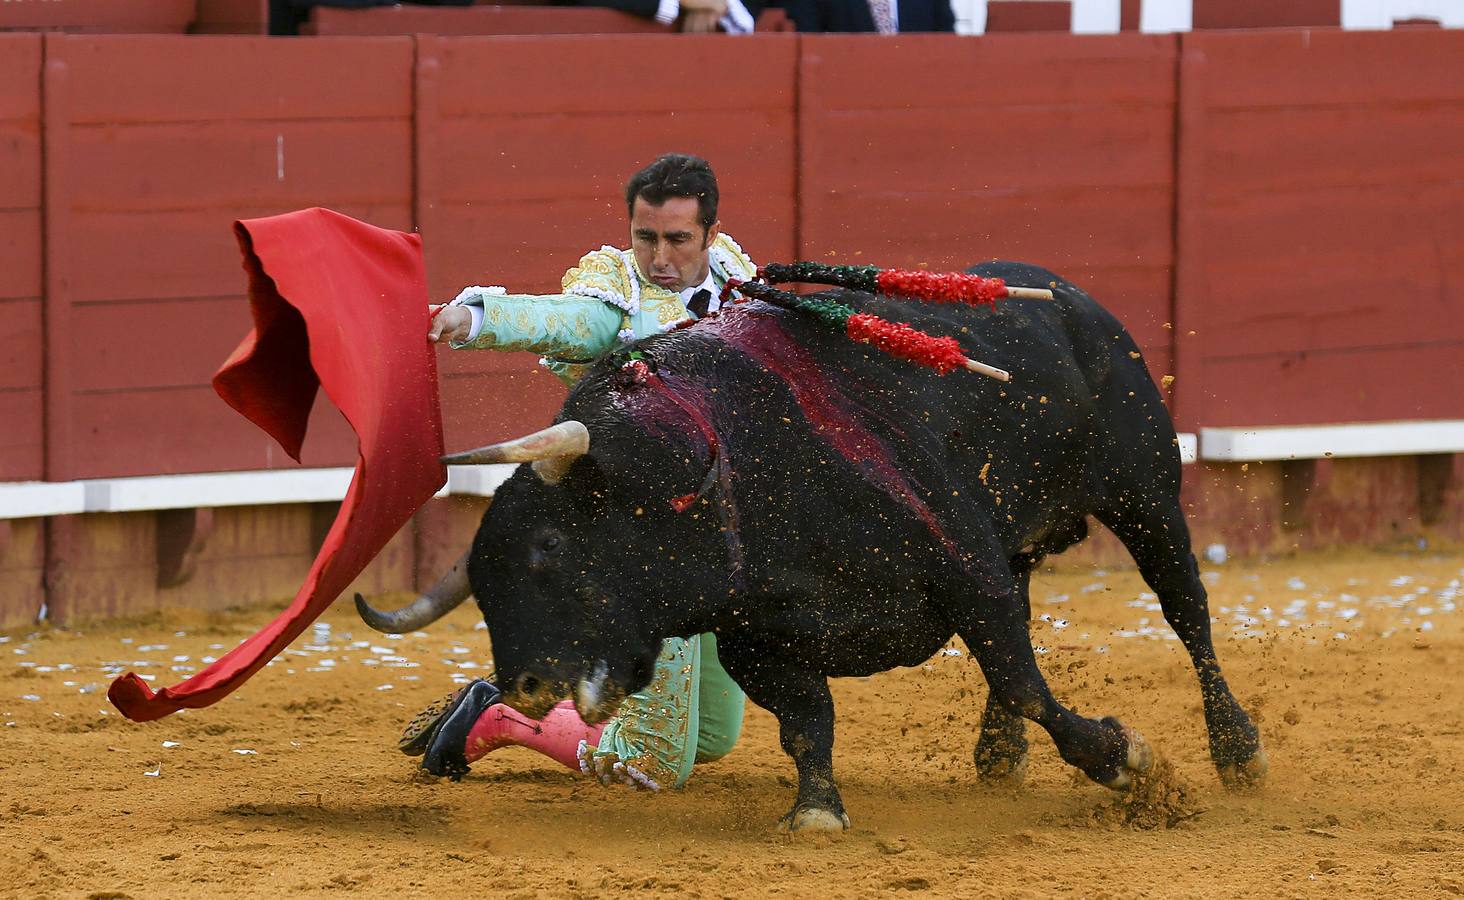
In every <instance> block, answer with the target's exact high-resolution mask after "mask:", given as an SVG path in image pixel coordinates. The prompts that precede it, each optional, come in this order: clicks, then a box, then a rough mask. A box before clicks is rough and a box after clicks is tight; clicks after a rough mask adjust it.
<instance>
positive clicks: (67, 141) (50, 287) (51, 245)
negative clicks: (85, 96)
mask: <svg viewBox="0 0 1464 900" xmlns="http://www.w3.org/2000/svg"><path fill="white" fill-rule="evenodd" d="M65 47H66V39H65V38H64V37H62V36H60V35H55V34H50V35H46V40H45V45H44V49H45V60H46V62H45V68H44V70H43V75H42V79H41V91H42V98H43V101H42V108H41V135H42V139H43V140H44V142H45V144H44V146H45V159H44V168H45V178H44V187H43V190H44V193H43V206H42V210H43V213H44V216H43V219H42V225H41V227H42V232H43V234H44V243H43V245H42V253H43V257H42V258H43V260H44V266H45V270H44V271H45V278H44V289H45V301H44V305H43V310H44V313H43V315H44V319H43V321H44V323H45V333H44V335H43V340H44V342H45V358H44V370H43V372H42V376H43V378H44V381H43V388H42V392H43V396H44V399H45V418H44V419H43V420H42V421H43V423H44V443H43V445H42V446H43V455H44V460H45V465H44V471H43V476H44V477H45V478H46V480H48V481H70V480H71V479H72V478H74V477H75V474H74V472H75V470H74V469H73V462H74V460H75V458H76V455H77V452H78V449H79V448H77V447H76V446H75V444H74V440H73V439H74V436H75V434H76V432H75V430H74V427H73V426H74V424H75V423H74V422H73V420H72V388H71V376H72V373H73V372H74V371H75V368H76V367H75V366H74V365H73V362H74V359H75V357H74V354H73V350H74V347H73V344H72V341H71V281H70V278H69V276H70V275H71V273H72V271H73V270H72V269H71V255H70V254H71V248H72V244H71V224H72V223H71V202H72V200H71V197H72V195H71V173H72V169H71V166H70V160H71V156H70V154H69V153H68V152H67V151H68V150H69V149H70V147H71V118H72V101H73V100H74V99H75V94H76V90H75V85H74V84H73V83H72V78H71V74H72V73H71V67H70V66H69V65H68V63H67V60H66V53H65V49H64V48H65Z"/></svg>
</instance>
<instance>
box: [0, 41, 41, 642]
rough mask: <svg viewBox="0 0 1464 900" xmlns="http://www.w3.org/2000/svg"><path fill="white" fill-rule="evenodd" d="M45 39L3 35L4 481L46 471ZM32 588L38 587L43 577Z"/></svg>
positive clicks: (17, 580)
mask: <svg viewBox="0 0 1464 900" xmlns="http://www.w3.org/2000/svg"><path fill="white" fill-rule="evenodd" d="M41 45H42V41H41V37H40V35H31V34H0V84H4V85H5V88H4V89H3V90H0V480H32V479H39V478H42V477H43V476H44V473H45V460H44V450H45V435H44V430H43V429H44V408H43V401H42V393H41V385H42V382H43V378H44V375H43V362H42V360H43V351H44V346H45V345H44V337H43V335H42V332H41V300H40V297H41V281H42V277H43V275H42V273H43V271H44V270H43V256H42V242H41V210H40V206H41V184H42V179H41ZM16 534H17V532H16V530H15V528H12V529H11V530H10V539H9V540H8V541H7V540H4V539H3V536H0V553H4V552H5V546H4V545H6V544H10V545H12V546H13V547H18V546H19V545H16V543H15V542H16ZM29 534H30V532H26V535H29ZM27 546H28V545H27ZM17 552H18V551H17ZM33 562H34V563H35V565H39V564H40V563H39V560H34V561H33ZM14 564H15V559H14V558H11V559H10V561H9V562H7V563H5V564H4V565H3V566H0V570H3V571H0V581H4V582H5V583H6V584H9V585H15V586H16V590H15V591H10V590H7V591H3V592H0V593H6V594H11V593H14V594H15V595H16V602H17V603H18V604H19V606H20V608H23V610H24V611H25V614H28V615H31V616H34V612H35V607H36V606H37V605H38V604H37V603H35V602H33V601H35V600H37V599H38V596H37V595H35V591H33V590H27V591H26V592H25V597H24V598H22V597H21V596H20V594H21V591H20V589H19V588H20V586H21V585H22V584H26V583H27V578H28V577H29V576H28V575H27V574H26V573H23V572H21V571H19V570H16V569H15V568H14ZM33 569H34V566H31V567H30V569H27V571H28V572H30V571H33ZM33 587H34V588H35V589H37V590H38V589H39V587H40V580H39V577H38V576H37V577H36V578H35V583H34V585H33ZM14 614H15V609H10V608H8V606H7V608H3V609H0V619H3V620H6V621H10V620H12V619H14Z"/></svg>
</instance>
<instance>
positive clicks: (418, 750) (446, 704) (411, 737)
mask: <svg viewBox="0 0 1464 900" xmlns="http://www.w3.org/2000/svg"><path fill="white" fill-rule="evenodd" d="M480 684H481V685H486V686H487V688H488V690H489V692H490V693H491V694H492V699H490V700H488V701H487V702H486V703H484V704H483V705H482V706H481V707H480V708H479V712H481V711H482V710H483V709H487V708H488V707H489V706H491V705H492V704H494V703H497V702H498V697H499V691H498V688H497V687H496V686H495V685H494V684H493V683H492V682H491V681H488V680H487V679H484V678H478V679H474V680H473V681H470V682H469V683H467V684H465V685H463V686H462V687H460V688H458V689H457V690H455V691H453V692H452V693H451V694H448V695H447V696H445V697H443V698H442V699H440V700H434V701H433V702H432V703H430V704H428V706H427V708H426V709H424V710H422V711H421V712H419V713H417V714H416V715H415V716H412V721H410V722H408V723H407V727H406V728H404V729H403V730H402V736H401V737H400V738H399V739H397V749H398V750H400V751H402V752H403V753H405V754H406V755H408V756H421V755H422V754H424V753H426V752H427V748H428V747H431V746H432V742H433V739H434V738H436V737H437V733H438V731H440V730H441V729H442V725H443V723H444V722H446V721H447V720H448V719H449V718H450V717H451V716H452V715H453V713H454V712H456V711H457V710H459V709H461V708H462V703H463V700H464V698H465V697H466V696H467V695H468V693H469V691H470V690H471V689H472V688H473V687H475V686H476V685H480ZM478 699H481V695H480V697H479V698H478ZM467 727H468V728H470V727H472V722H469V723H468V724H467ZM463 737H464V741H466V737H467V731H466V728H465V729H464V731H463Z"/></svg>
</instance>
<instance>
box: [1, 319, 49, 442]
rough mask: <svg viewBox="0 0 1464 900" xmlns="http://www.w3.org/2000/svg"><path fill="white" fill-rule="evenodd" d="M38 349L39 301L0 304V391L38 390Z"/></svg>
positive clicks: (39, 379)
mask: <svg viewBox="0 0 1464 900" xmlns="http://www.w3.org/2000/svg"><path fill="white" fill-rule="evenodd" d="M42 348H43V344H42V340H41V301H40V300H11V301H0V391H14V390H31V389H35V388H39V387H40V386H41V351H42ZM9 424H10V423H9V422H6V425H7V426H8V425H9Z"/></svg>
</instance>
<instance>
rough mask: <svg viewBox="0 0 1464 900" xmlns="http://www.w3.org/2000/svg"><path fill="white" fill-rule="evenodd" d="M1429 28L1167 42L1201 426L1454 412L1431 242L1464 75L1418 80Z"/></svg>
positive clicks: (1452, 262)
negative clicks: (1173, 66)
mask: <svg viewBox="0 0 1464 900" xmlns="http://www.w3.org/2000/svg"><path fill="white" fill-rule="evenodd" d="M1380 37H1381V38H1383V40H1378V38H1380ZM1389 37H1393V38H1397V40H1396V41H1393V40H1388V38H1389ZM1450 37H1452V38H1453V39H1452V40H1450V39H1448V38H1450ZM1444 38H1445V39H1440V36H1439V35H1438V34H1422V35H1419V34H1414V33H1409V34H1396V35H1388V34H1371V33H1359V34H1351V33H1349V34H1342V33H1332V32H1318V33H1316V34H1314V35H1312V37H1311V38H1310V42H1309V43H1308V42H1307V41H1306V40H1302V39H1300V38H1299V36H1298V35H1295V34H1275V33H1260V32H1257V33H1250V34H1227V35H1217V34H1204V35H1200V34H1195V35H1187V36H1185V37H1184V39H1183V46H1184V56H1185V63H1184V68H1183V72H1184V73H1185V74H1184V75H1183V76H1182V77H1183V79H1184V80H1185V81H1186V84H1187V86H1186V88H1185V90H1184V99H1183V103H1184V105H1185V113H1184V115H1185V117H1186V121H1187V122H1193V127H1187V128H1186V130H1185V132H1184V135H1183V138H1182V141H1181V162H1180V167H1181V171H1182V173H1183V172H1185V171H1191V172H1193V173H1196V174H1195V176H1194V177H1193V178H1190V179H1188V180H1186V179H1185V178H1183V177H1182V180H1181V185H1182V189H1181V195H1180V204H1181V206H1180V208H1181V210H1182V211H1183V212H1182V217H1181V232H1180V245H1181V256H1182V258H1184V260H1185V262H1184V265H1183V270H1184V271H1185V272H1187V273H1188V274H1187V275H1186V277H1185V279H1184V280H1183V282H1182V284H1181V286H1180V297H1179V304H1180V306H1181V308H1182V309H1183V310H1184V311H1185V312H1184V314H1183V315H1181V316H1180V320H1181V321H1180V323H1179V325H1180V328H1181V329H1183V334H1184V336H1185V337H1184V338H1182V339H1187V338H1188V335H1189V332H1190V331H1194V332H1196V333H1197V337H1196V339H1195V340H1196V345H1195V346H1194V347H1193V348H1192V349H1184V348H1183V345H1182V348H1181V349H1182V352H1181V356H1180V359H1181V362H1182V363H1183V361H1184V360H1186V359H1191V360H1194V361H1196V367H1195V369H1194V370H1193V371H1191V372H1182V373H1181V379H1180V389H1181V391H1182V392H1185V391H1189V392H1191V393H1188V394H1183V396H1192V397H1194V398H1195V403H1197V404H1198V405H1199V409H1198V410H1197V411H1196V412H1197V414H1198V417H1199V418H1198V420H1199V421H1202V422H1203V424H1206V425H1214V424H1219V423H1220V421H1221V420H1222V419H1223V420H1224V422H1225V423H1227V424H1229V423H1234V424H1242V425H1245V424H1294V423H1307V422H1318V421H1323V422H1325V421H1347V420H1386V419H1400V418H1413V417H1417V416H1425V417H1429V416H1438V415H1445V416H1448V415H1455V416H1456V415H1457V410H1455V411H1453V412H1450V411H1449V410H1448V409H1447V406H1448V403H1447V402H1445V401H1441V400H1439V399H1437V398H1439V397H1441V396H1444V395H1448V394H1450V393H1452V394H1454V395H1458V394H1459V393H1461V392H1464V370H1461V369H1460V368H1459V367H1458V366H1457V365H1448V364H1445V363H1444V362H1443V360H1444V358H1445V357H1446V355H1447V353H1448V352H1451V351H1452V352H1457V348H1458V347H1459V346H1461V345H1464V320H1461V319H1460V318H1459V317H1458V316H1457V315H1455V314H1454V310H1456V309H1457V308H1458V307H1459V305H1460V304H1461V303H1464V296H1461V293H1460V291H1461V288H1460V287H1459V285H1460V284H1464V256H1461V255H1460V254H1458V253H1456V252H1453V251H1452V249H1451V245H1450V244H1449V242H1448V239H1447V238H1444V237H1443V236H1444V235H1452V234H1458V233H1464V177H1461V176H1460V174H1459V168H1458V160H1459V159H1460V158H1464V119H1461V118H1460V116H1459V111H1460V109H1464V83H1461V81H1460V79H1458V78H1453V77H1449V78H1440V79H1439V80H1438V81H1437V82H1433V81H1429V80H1428V78H1427V75H1426V74H1424V75H1422V76H1421V75H1420V73H1434V74H1440V73H1442V71H1443V68H1444V67H1446V66H1449V65H1451V61H1452V60H1453V59H1455V58H1457V56H1458V53H1459V51H1460V50H1464V41H1460V40H1458V36H1449V35H1445V36H1444ZM1404 53H1408V54H1411V55H1407V56H1404V55H1402V54H1404ZM1283 65H1284V66H1289V69H1288V71H1292V72H1294V73H1295V76H1294V77H1292V78H1288V79H1284V81H1285V84H1280V85H1272V87H1273V88H1274V90H1271V89H1267V88H1265V87H1263V82H1264V79H1265V78H1266V77H1267V75H1266V73H1270V75H1276V74H1278V73H1279V72H1280V71H1281V68H1280V67H1281V66H1283ZM1258 73H1260V74H1258ZM1190 81H1193V82H1194V84H1192V85H1190V84H1189V82H1190ZM1186 186H1187V187H1186ZM1364 373H1365V374H1364ZM1196 379H1198V380H1199V383H1198V384H1197V383H1196ZM1382 385H1386V386H1387V387H1388V390H1380V389H1379V388H1380V386H1382ZM1184 405H1185V407H1186V408H1187V406H1188V401H1185V404H1184ZM1455 405H1457V404H1455Z"/></svg>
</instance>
